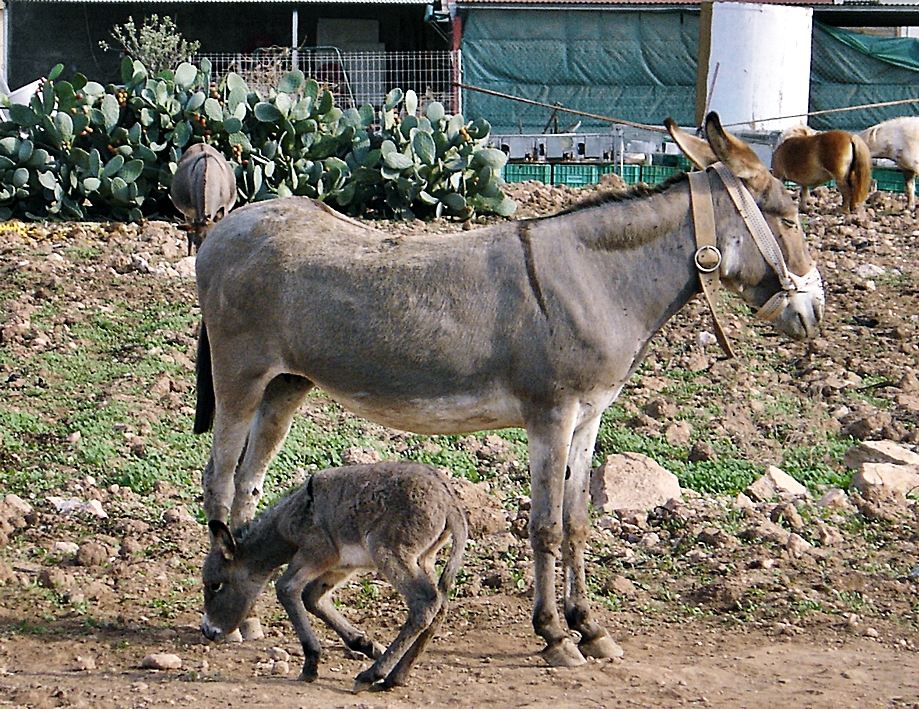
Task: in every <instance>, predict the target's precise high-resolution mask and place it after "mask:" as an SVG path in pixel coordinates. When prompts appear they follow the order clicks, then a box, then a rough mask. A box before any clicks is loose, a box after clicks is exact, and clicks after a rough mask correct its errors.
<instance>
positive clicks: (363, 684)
mask: <svg viewBox="0 0 919 709" xmlns="http://www.w3.org/2000/svg"><path fill="white" fill-rule="evenodd" d="M379 679H380V678H379V677H377V675H376V672H375V671H374V668H373V667H372V666H371V667H369V668H368V669H366V670H364V671H363V672H361V673H360V674H359V675H358V676H357V677H355V678H354V687H353V688H352V689H351V691H352V692H354V694H359V693H361V692H366V691H367V690H368V689H372V688H373V687H374V686H376V683H377V680H379Z"/></svg>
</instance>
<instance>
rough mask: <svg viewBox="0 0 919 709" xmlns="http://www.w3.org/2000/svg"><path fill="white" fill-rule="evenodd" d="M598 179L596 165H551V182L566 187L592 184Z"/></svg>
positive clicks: (598, 173) (598, 174)
mask: <svg viewBox="0 0 919 709" xmlns="http://www.w3.org/2000/svg"><path fill="white" fill-rule="evenodd" d="M599 180H600V172H599V168H598V167H597V165H590V164H584V163H555V164H554V165H553V166H552V184H553V185H567V186H568V187H584V186H585V185H594V184H596V183H597V182H598V181H599Z"/></svg>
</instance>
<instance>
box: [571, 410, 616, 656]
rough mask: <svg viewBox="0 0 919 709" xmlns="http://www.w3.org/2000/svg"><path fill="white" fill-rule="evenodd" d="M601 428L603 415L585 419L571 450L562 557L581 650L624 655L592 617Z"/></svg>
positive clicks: (589, 654) (586, 652)
mask: <svg viewBox="0 0 919 709" xmlns="http://www.w3.org/2000/svg"><path fill="white" fill-rule="evenodd" d="M599 427H600V416H596V417H595V418H593V419H591V420H589V421H585V422H584V423H582V424H581V425H580V426H579V427H578V429H577V430H576V431H575V432H574V438H573V439H572V441H571V450H570V452H569V453H568V476H567V479H566V480H565V502H564V508H563V516H564V524H565V541H564V544H563V546H562V559H563V562H564V563H563V566H564V571H565V620H567V621H568V627H569V628H571V629H572V630H576V631H578V633H580V635H581V640H580V642H579V643H578V649H579V650H580V651H581V654H583V655H585V656H587V657H622V654H623V652H622V648H621V647H619V646H618V645H617V644H616V643H615V642H614V641H613V639H612V638H611V637H610V636H609V633H608V632H606V630H605V629H604V628H603V627H602V626H601V625H599V624H598V623H597V622H596V621H594V620H591V617H590V600H589V599H588V595H587V577H586V571H585V561H584V551H585V547H586V546H587V535H588V533H589V531H590V518H589V516H588V503H589V501H590V492H589V489H590V464H591V459H592V457H593V452H594V443H595V442H596V440H597V431H598V429H599Z"/></svg>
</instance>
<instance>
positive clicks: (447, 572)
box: [437, 482, 469, 595]
mask: <svg viewBox="0 0 919 709" xmlns="http://www.w3.org/2000/svg"><path fill="white" fill-rule="evenodd" d="M445 484H446V485H447V487H448V488H449V487H450V483H449V482H445ZM450 497H451V499H452V500H453V501H454V503H455V504H453V505H451V506H450V507H449V509H448V510H447V529H449V530H450V534H451V535H452V536H453V546H452V547H451V548H450V557H449V558H448V559H447V563H446V564H445V565H444V570H443V572H442V573H441V575H440V580H439V581H438V582H437V587H438V588H439V589H440V591H441V593H443V594H445V595H446V594H448V593H450V589H451V588H453V582H454V581H456V575H457V574H458V573H459V570H460V567H461V566H462V565H463V552H465V551H466V540H467V539H468V537H469V528H468V526H467V524H466V510H465V509H464V508H463V504H462V503H461V502H460V501H459V500H458V499H457V497H456V495H454V494H453V490H452V489H451V490H450Z"/></svg>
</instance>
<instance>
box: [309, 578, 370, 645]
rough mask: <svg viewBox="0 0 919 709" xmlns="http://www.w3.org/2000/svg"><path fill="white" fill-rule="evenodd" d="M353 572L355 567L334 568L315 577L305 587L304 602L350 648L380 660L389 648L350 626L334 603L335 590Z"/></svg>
mask: <svg viewBox="0 0 919 709" xmlns="http://www.w3.org/2000/svg"><path fill="white" fill-rule="evenodd" d="M353 574H354V569H332V570H331V571H327V572H326V573H324V574H323V575H322V576H320V577H319V578H317V579H314V580H313V581H311V582H310V583H309V584H307V586H306V588H304V589H303V594H302V596H303V605H304V606H306V609H307V610H308V611H309V612H310V613H312V614H313V615H314V616H316V617H317V618H319V619H320V620H321V621H322V622H323V623H325V624H326V625H328V626H329V627H330V628H332V630H334V631H335V632H336V633H337V634H338V637H340V638H341V639H342V640H343V641H344V643H345V645H346V646H347V648H348V649H349V650H351V651H353V652H359V653H361V654H363V655H366V656H367V657H369V658H370V659H371V660H377V659H379V658H380V657H381V656H382V655H383V653H384V652H385V651H386V648H385V647H383V646H382V645H380V644H379V643H376V642H374V641H373V640H371V639H370V638H369V637H367V635H365V634H364V633H362V632H361V631H360V630H358V629H357V628H355V627H354V626H353V625H351V624H350V623H349V622H348V621H347V620H346V619H345V617H344V616H343V615H342V614H341V613H339V612H338V609H337V608H335V604H334V603H333V602H332V592H333V591H334V590H335V589H336V588H338V587H339V586H341V585H342V584H343V583H344V582H345V581H347V580H348V579H349V578H350V577H351V576H352V575H353Z"/></svg>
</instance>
